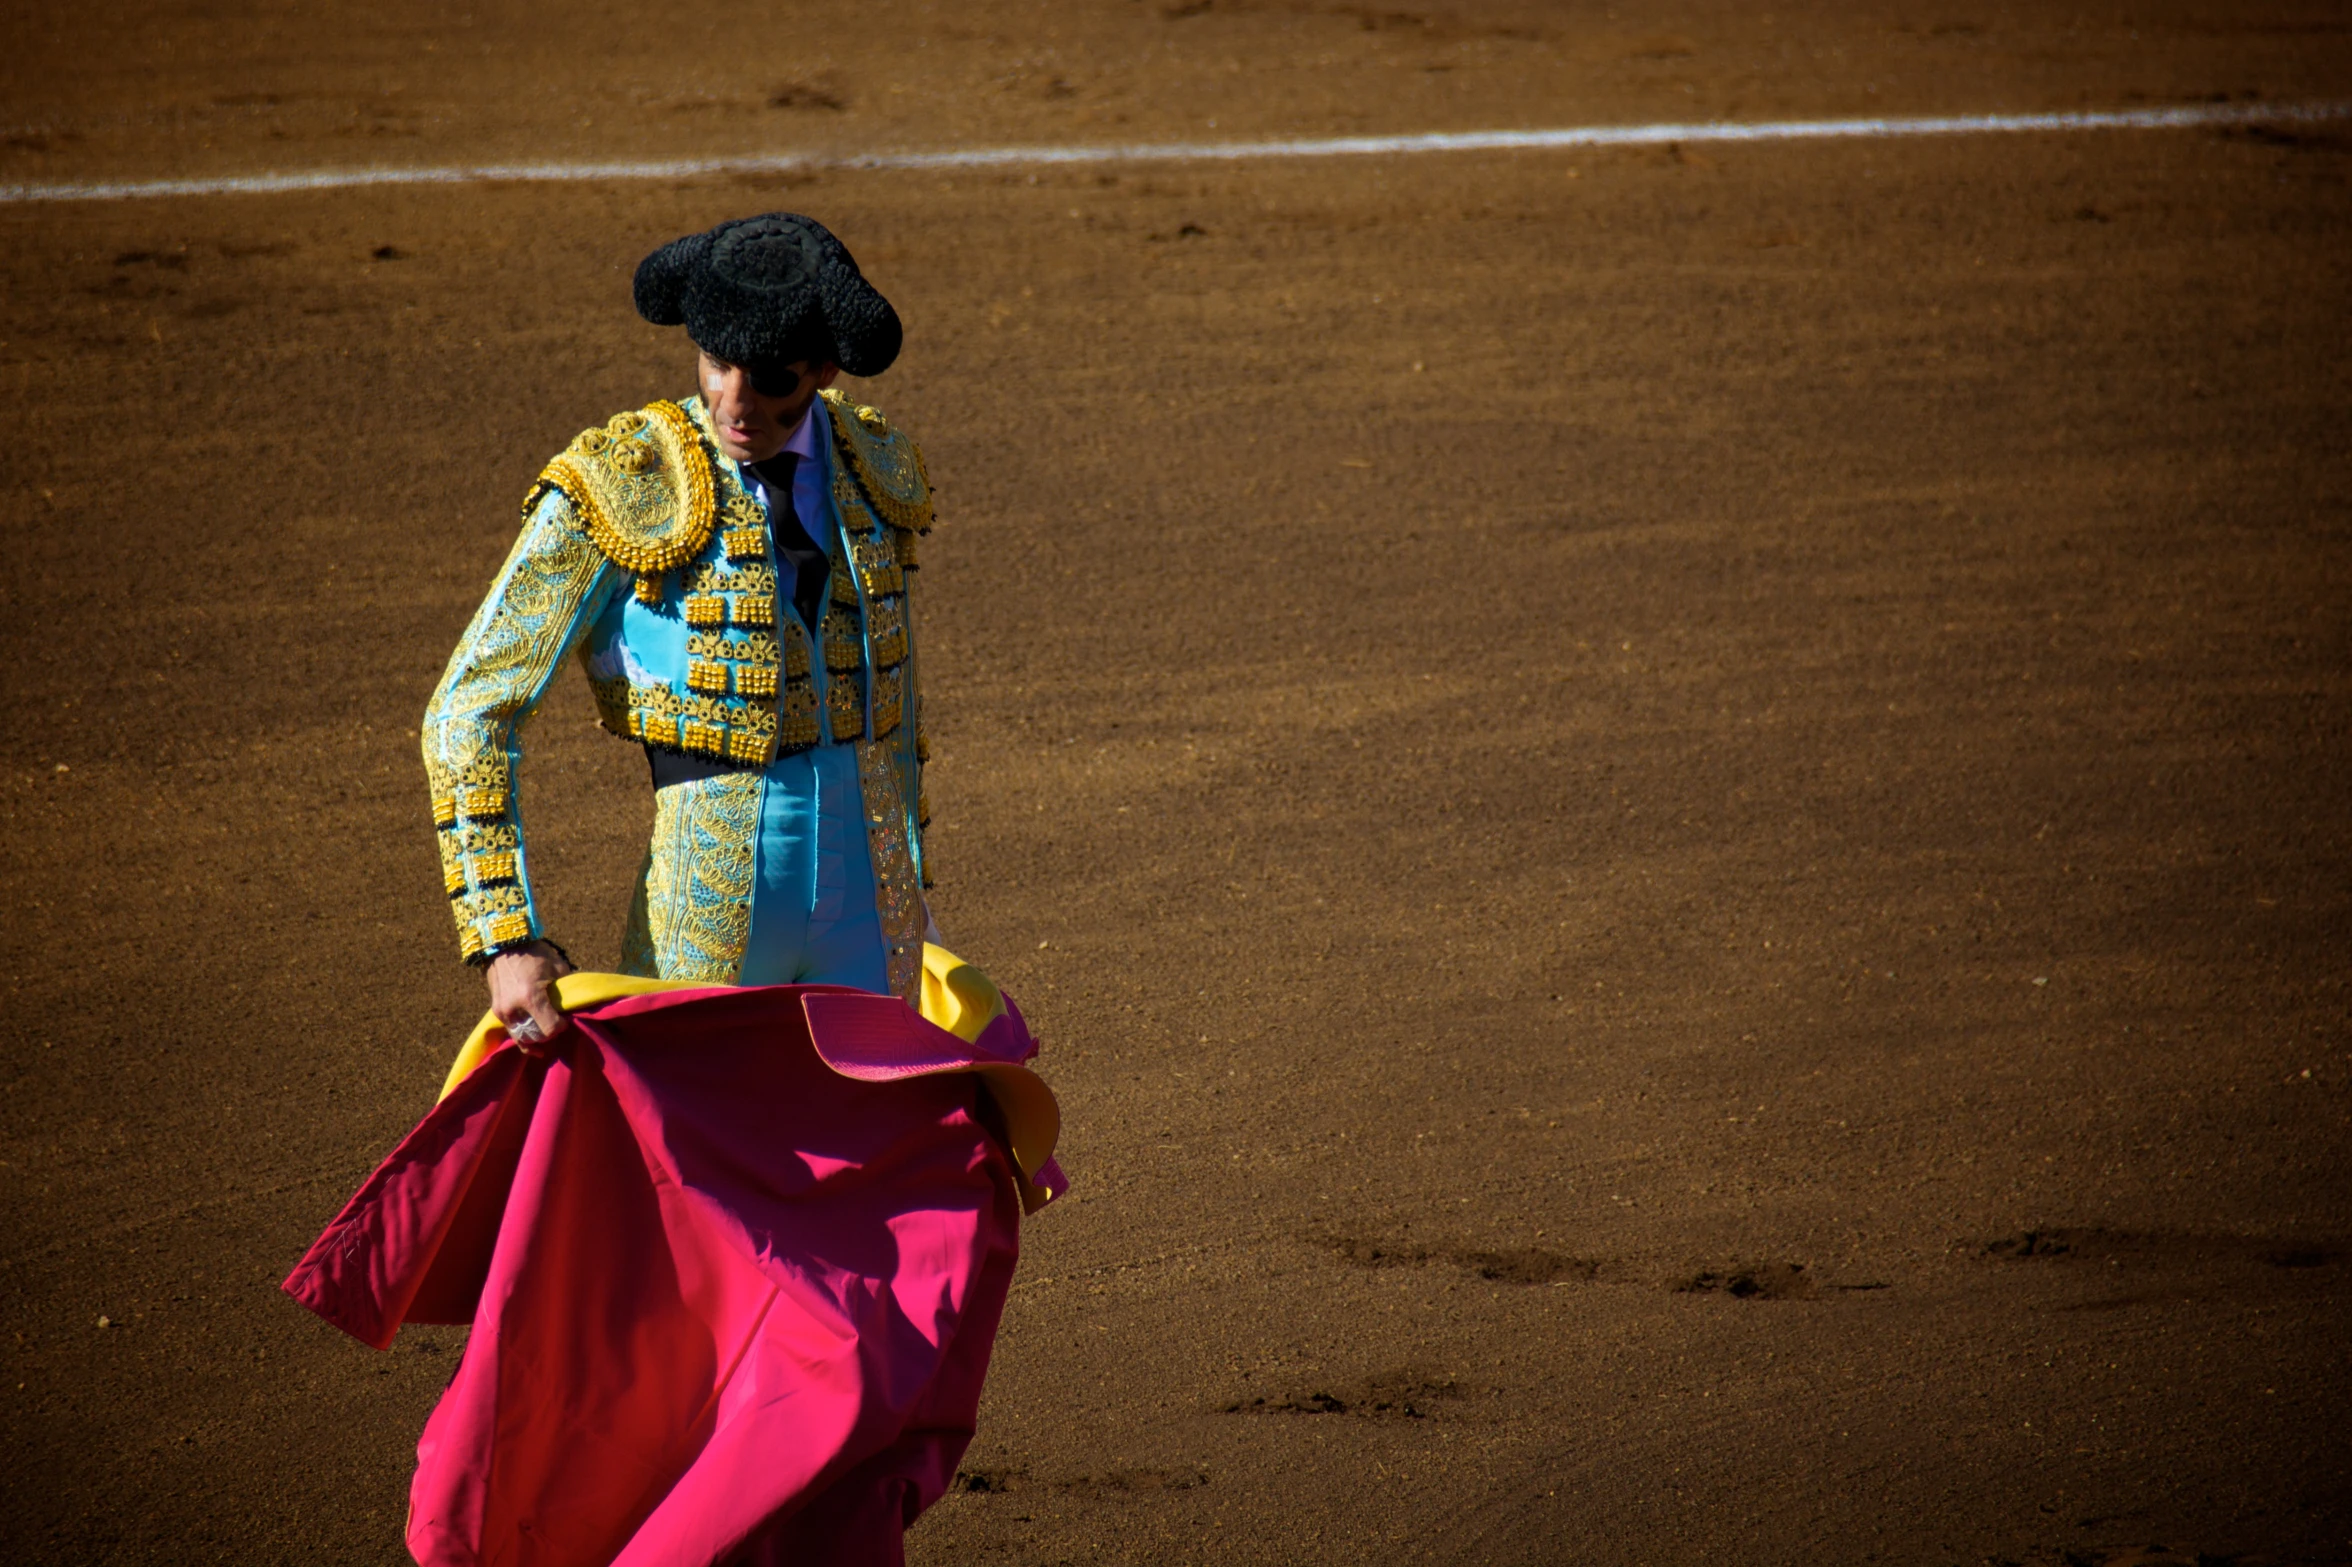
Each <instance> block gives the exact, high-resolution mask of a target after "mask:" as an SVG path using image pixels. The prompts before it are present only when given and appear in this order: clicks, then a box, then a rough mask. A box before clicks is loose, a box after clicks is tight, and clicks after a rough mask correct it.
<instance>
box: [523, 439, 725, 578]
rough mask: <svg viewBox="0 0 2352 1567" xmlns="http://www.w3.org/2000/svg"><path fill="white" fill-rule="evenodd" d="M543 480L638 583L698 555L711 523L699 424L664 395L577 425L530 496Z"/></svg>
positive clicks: (537, 491)
mask: <svg viewBox="0 0 2352 1567" xmlns="http://www.w3.org/2000/svg"><path fill="white" fill-rule="evenodd" d="M550 487H552V488H555V489H559V490H562V491H563V492H564V494H566V495H567V496H569V497H571V501H572V505H573V506H574V507H575V508H576V509H577V510H578V511H579V514H580V521H581V523H582V524H583V525H584V526H585V527H586V528H587V530H588V537H589V538H590V539H591V540H592V541H594V543H595V545H596V547H597V548H598V549H600V550H602V551H603V552H604V555H605V558H606V559H608V560H610V561H611V562H612V563H613V564H614V565H616V566H618V567H620V568H621V569H622V570H623V571H627V572H632V573H634V574H635V575H636V576H637V577H638V578H639V580H640V582H641V583H644V582H651V581H654V580H655V579H658V578H659V577H660V576H661V575H662V573H664V572H669V571H676V570H677V569H678V568H679V567H681V566H684V565H686V564H687V563H688V562H690V561H692V560H693V559H695V557H697V556H699V555H700V554H701V553H702V551H703V547H704V546H705V545H707V544H709V543H710V538H711V530H712V528H714V527H715V526H716V525H717V519H718V511H717V507H716V506H715V504H714V502H713V497H712V487H711V465H710V457H709V455H708V454H707V453H706V452H705V451H704V450H703V446H702V437H701V432H699V431H698V430H696V429H695V427H694V421H693V420H692V419H690V418H688V417H687V414H686V410H685V409H683V408H680V407H679V406H678V405H677V404H676V403H672V402H656V403H648V404H647V405H646V406H645V407H644V408H643V409H638V410H632V411H630V412H628V413H623V414H615V415H613V417H612V419H611V420H610V421H609V422H608V423H605V424H603V425H600V426H596V427H594V428H591V429H587V430H582V431H581V432H580V433H579V435H578V436H577V437H575V438H574V439H573V441H572V444H571V445H569V446H567V447H565V448H564V451H563V455H562V456H560V457H558V458H556V459H555V461H553V462H551V463H549V464H548V465H547V468H546V471H545V472H543V473H541V474H540V476H539V483H538V484H537V485H535V486H533V491H532V493H533V496H534V498H535V497H536V496H537V495H539V494H542V493H544V492H545V491H546V490H547V489H548V488H550Z"/></svg>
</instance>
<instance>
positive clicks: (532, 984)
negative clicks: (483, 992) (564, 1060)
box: [486, 941, 572, 1056]
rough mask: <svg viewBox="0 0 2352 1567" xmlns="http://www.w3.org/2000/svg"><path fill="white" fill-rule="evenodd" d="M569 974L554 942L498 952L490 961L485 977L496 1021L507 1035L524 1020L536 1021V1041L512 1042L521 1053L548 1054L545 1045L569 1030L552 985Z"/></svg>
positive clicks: (536, 943)
mask: <svg viewBox="0 0 2352 1567" xmlns="http://www.w3.org/2000/svg"><path fill="white" fill-rule="evenodd" d="M571 971H572V965H571V964H570V963H569V962H567V961H566V960H565V958H564V956H563V954H562V953H560V952H558V951H557V950H556V949H555V946H554V944H553V943H551V942H545V941H534V942H532V943H531V944H530V945H529V946H527V947H517V948H516V949H515V950H514V951H512V952H501V953H500V954H499V955H498V956H496V957H494V958H492V959H491V960H490V969H489V973H488V974H487V976H486V977H487V978H488V980H489V982H490V1010H491V1011H492V1012H493V1013H495V1014H496V1015H497V1017H498V1021H499V1022H501V1023H504V1024H505V1025H506V1026H507V1029H508V1031H509V1032H510V1033H511V1032H512V1031H513V1029H514V1027H515V1025H516V1024H518V1023H520V1022H522V1020H523V1019H524V1018H532V1019H535V1020H536V1021H537V1022H538V1024H539V1035H540V1037H539V1038H537V1039H517V1040H516V1041H515V1045H516V1047H517V1048H519V1049H520V1050H521V1051H522V1052H523V1054H525V1055H527V1056H543V1055H545V1054H547V1042H548V1041H549V1040H551V1039H553V1038H554V1037H555V1036H556V1035H558V1034H560V1033H562V1032H563V1031H564V1030H565V1029H567V1028H569V1027H571V1025H572V1020H571V1019H570V1018H568V1017H566V1016H565V1015H564V1010H563V1008H562V1007H560V1006H558V1005H556V1001H555V982H556V981H557V980H558V979H561V978H562V977H563V976H564V975H566V974H569V973H570V972H571Z"/></svg>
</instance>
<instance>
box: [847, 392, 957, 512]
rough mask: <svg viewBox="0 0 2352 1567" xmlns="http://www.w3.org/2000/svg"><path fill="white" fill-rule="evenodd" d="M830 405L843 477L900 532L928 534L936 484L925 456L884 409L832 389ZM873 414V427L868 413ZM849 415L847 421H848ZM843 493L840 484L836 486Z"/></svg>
mask: <svg viewBox="0 0 2352 1567" xmlns="http://www.w3.org/2000/svg"><path fill="white" fill-rule="evenodd" d="M824 397H825V403H826V407H827V409H828V411H829V412H830V413H831V414H832V418H831V419H830V420H829V421H828V422H829V423H830V424H831V425H832V427H833V451H834V455H835V457H836V458H837V459H838V460H837V461H836V462H835V463H834V465H833V467H834V472H835V474H836V475H837V476H839V477H840V478H849V477H850V476H851V475H855V478H854V480H853V481H852V482H854V483H855V484H856V485H857V486H858V488H860V489H861V490H863V491H864V492H865V494H866V496H867V497H868V498H869V499H870V500H871V502H872V504H873V506H874V509H875V510H876V511H877V512H878V513H879V514H880V515H881V516H882V518H883V519H884V520H885V521H887V522H889V523H891V524H893V525H894V526H897V527H901V528H913V529H915V530H916V531H918V532H927V531H929V529H930V527H931V520H932V508H931V480H930V477H929V475H928V474H927V473H926V472H925V471H924V468H923V453H922V451H921V449H920V448H918V447H917V446H916V445H915V443H914V441H913V440H912V439H911V438H909V437H908V435H907V433H906V432H905V431H904V430H896V431H894V430H892V429H891V428H890V423H889V421H888V420H887V419H885V418H883V417H882V415H881V413H880V411H879V410H875V409H871V408H867V407H865V406H864V405H855V404H850V403H848V402H847V401H846V400H844V399H843V397H842V395H841V393H840V392H839V391H837V390H833V389H827V391H826V392H825V394H824ZM868 413H871V414H872V415H873V422H872V423H868V422H867V419H866V417H865V416H866V414H868ZM845 415H847V417H845ZM836 488H838V485H836Z"/></svg>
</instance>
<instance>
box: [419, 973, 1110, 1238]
mask: <svg viewBox="0 0 2352 1567" xmlns="http://www.w3.org/2000/svg"><path fill="white" fill-rule="evenodd" d="M728 988H731V987H728V986H720V985H712V984H710V983H708V982H707V981H702V980H682V979H643V978H639V977H637V976H636V975H632V974H591V973H572V974H566V975H565V976H563V978H561V979H559V980H557V981H556V982H555V996H556V1001H557V1003H558V1004H559V1005H560V1006H562V1008H563V1009H564V1010H565V1011H566V1012H584V1011H587V1010H588V1009H590V1008H592V1007H597V1006H601V1005H603V1004H604V1003H606V1002H610V1001H619V1000H622V999H625V998H626V997H630V996H646V995H653V994H656V993H659V992H663V991H673V990H724V989H728ZM875 999H877V1000H885V1001H890V1002H891V1004H893V1005H898V1004H900V1003H898V1002H896V1000H895V998H890V997H877V998H875ZM922 1000H923V1004H922V1007H921V1009H920V1012H919V1016H921V1018H922V1019H923V1021H924V1022H926V1023H929V1024H931V1025H932V1026H933V1027H935V1028H939V1029H942V1030H944V1031H945V1032H947V1033H949V1034H952V1035H954V1036H955V1037H956V1038H957V1039H959V1040H961V1041H962V1042H963V1043H965V1044H967V1045H970V1044H975V1043H977V1042H978V1041H979V1039H980V1036H981V1035H982V1034H983V1033H984V1032H986V1031H987V1030H988V1028H989V1026H990V1025H991V1024H995V1023H997V1022H999V1021H1000V1020H1005V1021H1009V1022H1010V1023H1011V1025H1012V1027H1013V1028H1014V1029H1015V1030H1017V1032H1018V1034H1019V1036H1020V1037H1022V1038H1023V1039H1024V1040H1025V1039H1026V1037H1027V1035H1028V1026H1027V1024H1026V1022H1025V1021H1023V1020H1022V1018H1021V1015H1020V1009H1019V1008H1017V1007H1015V1006H1014V1005H1013V1004H1012V1002H1011V1000H1010V999H1009V998H1008V997H1006V996H1005V994H1004V993H1003V992H1002V991H1000V990H998V989H997V988H996V982H995V981H994V980H991V979H990V978H989V977H988V976H987V975H986V974H983V973H982V972H981V971H980V970H979V969H977V968H974V967H973V966H972V965H971V964H969V963H966V962H965V961H964V960H963V959H961V958H959V957H957V956H956V955H955V954H954V953H952V952H950V951H948V950H947V949H946V948H945V947H941V946H935V945H933V944H932V943H930V942H925V943H923V991H922ZM812 1021H813V1019H812ZM999 1032H1003V1030H1000V1031H999ZM511 1042H512V1041H511V1040H510V1039H509V1038H508V1036H507V1032H506V1025H505V1024H504V1023H503V1022H501V1021H500V1020H499V1018H498V1015H497V1014H496V1013H494V1012H485V1013H483V1014H482V1020H481V1021H480V1022H479V1023H476V1024H475V1025H474V1031H473V1032H472V1033H471V1034H468V1035H467V1036H466V1041H465V1043H464V1044H463V1045H461V1046H459V1047H458V1052H457V1059H456V1060H455V1061H452V1062H451V1063H450V1064H449V1075H448V1077H447V1078H446V1079H444V1080H443V1082H442V1084H441V1093H440V1095H439V1099H446V1098H448V1097H449V1095H450V1092H451V1090H453V1089H455V1088H456V1087H457V1085H458V1084H460V1083H462V1082H464V1081H465V1080H466V1079H467V1078H468V1077H470V1076H472V1075H473V1071H474V1069H475V1068H476V1067H478V1066H480V1065H481V1064H482V1063H483V1062H484V1061H487V1060H489V1059H490V1057H491V1056H493V1055H495V1054H496V1053H497V1052H498V1051H499V1050H501V1049H503V1048H505V1047H506V1046H507V1045H508V1044H510V1043H511ZM1029 1048H1030V1049H1031V1050H1032V1051H1034V1049H1035V1046H1034V1045H1031V1046H1030V1047H1029ZM821 1054H822V1052H820V1055H821ZM826 1065H827V1066H830V1067H834V1069H835V1070H837V1071H838V1070H839V1068H838V1067H837V1066H835V1065H834V1063H833V1062H831V1061H827V1062H826ZM939 1070H941V1071H946V1072H976V1073H978V1074H979V1076H980V1079H981V1081H982V1082H983V1083H985V1084H986V1085H987V1086H988V1089H989V1096H990V1098H992V1099H993V1100H995V1102H996V1106H997V1110H998V1111H999V1113H1000V1114H1002V1116H1003V1117H1004V1121H1005V1133H1006V1140H1007V1141H1008V1142H1010V1143H1011V1144H1012V1155H1013V1167H1014V1170H1015V1172H1016V1173H1017V1174H1018V1176H1019V1177H1020V1184H1021V1207H1022V1210H1023V1211H1024V1212H1028V1213H1035V1212H1036V1211H1037V1210H1038V1209H1040V1208H1042V1207H1044V1206H1045V1205H1046V1204H1047V1203H1049V1202H1051V1201H1053V1200H1054V1199H1055V1198H1056V1197H1059V1196H1061V1195H1062V1193H1063V1192H1064V1191H1065V1190H1067V1189H1068V1187H1069V1180H1068V1178H1067V1177H1065V1176H1064V1175H1063V1174H1062V1171H1061V1167H1060V1166H1059V1165H1057V1164H1056V1163H1054V1158H1053V1153H1054V1145H1055V1144H1056V1143H1057V1142H1059V1141H1060V1138H1061V1106H1060V1104H1059V1103H1058V1102H1057V1101H1056V1100H1055V1098H1054V1094H1053V1090H1052V1089H1051V1088H1049V1087H1048V1086H1047V1085H1046V1083H1045V1080H1044V1079H1043V1078H1041V1077H1039V1076H1038V1075H1037V1074H1036V1073H1034V1072H1032V1071H1030V1070H1029V1069H1028V1068H1027V1067H1025V1066H1020V1065H1017V1064H1015V1063H1013V1062H1010V1061H969V1062H962V1063H958V1064H955V1065H952V1066H946V1067H942V1068H939ZM435 1102H436V1103H438V1102H439V1100H438V1099H437V1100H436V1101H435Z"/></svg>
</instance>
